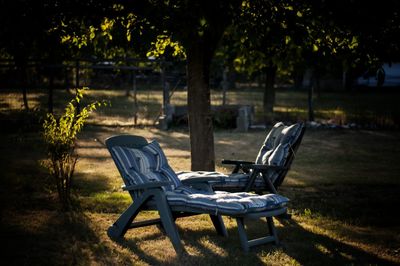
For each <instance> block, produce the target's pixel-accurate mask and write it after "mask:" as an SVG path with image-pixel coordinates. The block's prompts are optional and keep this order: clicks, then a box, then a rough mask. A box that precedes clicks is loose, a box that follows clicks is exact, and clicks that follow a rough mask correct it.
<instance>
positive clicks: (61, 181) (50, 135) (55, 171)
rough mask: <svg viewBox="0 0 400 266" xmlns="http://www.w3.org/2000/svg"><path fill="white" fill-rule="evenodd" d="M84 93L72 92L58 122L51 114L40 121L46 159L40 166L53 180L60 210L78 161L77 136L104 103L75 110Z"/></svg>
mask: <svg viewBox="0 0 400 266" xmlns="http://www.w3.org/2000/svg"><path fill="white" fill-rule="evenodd" d="M85 90H87V88H83V89H78V90H76V95H75V98H74V99H72V100H71V101H70V102H69V103H68V104H67V106H66V108H65V112H64V114H62V115H61V116H60V117H59V118H58V119H57V118H56V117H55V116H54V115H53V114H52V113H48V114H47V116H46V118H45V119H44V122H43V129H44V132H43V138H44V141H45V143H46V145H47V156H48V157H47V159H46V160H45V162H44V166H45V167H46V168H47V169H48V170H49V173H50V175H51V176H52V177H54V181H55V183H56V186H57V192H58V196H59V200H60V202H61V205H62V207H63V209H69V207H70V203H71V181H72V176H73V174H74V170H75V165H76V161H77V159H78V155H77V154H76V153H75V147H76V145H75V143H76V140H77V134H78V133H79V132H80V131H81V130H82V127H83V126H84V124H85V122H86V119H87V118H88V117H89V115H90V113H92V112H93V111H95V110H96V108H97V107H99V106H102V105H105V102H97V101H96V102H93V103H90V104H88V105H86V106H84V107H82V108H80V110H79V109H78V105H79V104H80V102H81V100H82V98H83V93H84V91H85Z"/></svg>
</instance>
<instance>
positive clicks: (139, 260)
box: [0, 91, 400, 265]
mask: <svg viewBox="0 0 400 266" xmlns="http://www.w3.org/2000/svg"><path fill="white" fill-rule="evenodd" d="M95 93H98V94H101V95H106V96H107V97H109V98H110V99H111V100H112V101H114V103H113V107H111V108H110V110H107V111H104V110H101V111H100V112H99V114H98V115H97V116H95V117H94V119H93V124H102V123H104V121H109V122H107V123H109V124H108V125H101V126H99V125H97V126H96V125H89V126H87V127H86V128H85V129H84V132H83V133H82V134H81V135H80V140H79V142H78V145H79V148H78V153H79V155H80V160H79V162H78V164H77V168H76V171H75V179H74V184H73V187H74V191H73V193H74V198H75V200H74V202H75V211H73V212H68V213H62V212H60V211H59V209H58V204H57V198H56V194H55V190H54V187H52V186H51V185H49V184H51V180H49V178H48V177H47V174H46V172H45V170H44V169H43V168H42V167H41V165H40V161H41V160H43V158H44V155H45V154H44V148H43V143H42V141H41V139H40V135H39V134H38V130H39V128H37V127H36V126H34V125H29V124H19V125H18V127H12V126H13V124H12V123H11V124H10V123H9V122H3V125H6V126H7V127H3V125H2V131H1V137H2V139H3V141H2V142H1V144H0V150H1V153H0V167H1V169H2V170H1V180H0V182H1V185H0V202H1V209H0V210H1V221H0V223H1V228H0V230H1V231H0V232H1V233H0V237H1V241H2V242H3V245H2V246H3V247H2V261H3V262H4V264H5V265H9V264H15V265H31V264H35V265H36V264H38V265H43V264H45V265H55V264H56V265H57V264H62V265H65V264H67V265H70V264H74V265H75V264H78V265H98V264H99V265H113V264H118V265H120V264H124V265H132V264H133V265H160V264H162V265H226V264H230V265H260V264H267V265H287V264H293V265H323V264H325V265H343V264H363V265H364V264H374V265H375V264H376V265H396V264H400V218H398V216H397V213H396V210H397V209H398V206H399V204H400V197H399V195H400V194H399V191H400V180H399V173H400V164H399V163H398V162H399V161H400V134H399V132H398V131H385V130H344V129H341V130H312V129H308V130H307V132H306V135H305V137H304V140H303V143H302V145H301V146H300V149H299V151H298V153H297V156H296V159H295V161H294V164H293V166H292V169H291V170H290V172H289V173H288V176H287V178H286V179H285V181H284V183H283V185H282V186H281V188H280V193H281V194H283V195H285V196H288V197H289V198H290V199H291V202H290V204H289V208H290V211H291V213H292V214H293V216H292V219H291V220H284V221H277V228H278V234H279V236H280V240H281V242H282V243H281V246H278V247H276V246H273V245H270V244H269V245H268V244H267V245H263V246H261V247H257V248H254V249H251V251H250V252H249V253H248V254H244V253H243V252H242V250H241V247H240V243H239V238H238V234H237V231H236V226H235V221H234V220H232V219H230V218H225V219H224V221H225V223H226V226H227V228H228V232H229V234H230V236H229V237H228V238H223V237H220V236H218V235H217V234H216V233H215V232H214V230H213V226H212V223H211V221H210V220H209V218H208V217H207V216H206V215H201V216H194V217H188V218H182V219H178V221H177V224H178V228H179V233H180V236H181V239H182V241H183V244H184V246H185V248H186V250H187V251H188V254H189V255H188V256H185V257H183V258H178V257H177V255H176V254H175V252H174V249H173V247H172V244H171V243H170V241H169V240H168V238H167V237H165V235H164V234H162V233H161V232H160V231H159V229H158V228H157V227H155V226H150V227H145V228H140V229H136V230H131V231H129V232H128V233H127V234H126V236H125V239H124V240H123V241H121V242H120V243H116V242H113V241H111V240H110V239H109V238H108V237H107V235H106V230H107V228H108V226H109V225H110V224H112V222H113V221H115V219H116V218H117V217H118V215H119V214H120V213H121V212H122V211H123V210H124V208H126V207H127V206H128V205H129V203H130V197H129V196H128V193H126V192H122V190H121V189H120V185H121V183H122V179H121V178H120V177H119V174H118V172H117V170H116V168H115V166H114V165H113V162H112V160H111V158H110V156H109V154H108V152H107V150H106V149H105V147H104V145H103V142H104V139H105V138H107V137H109V136H111V135H114V134H120V133H129V134H138V135H142V136H145V137H146V138H148V139H157V140H158V141H159V142H160V144H161V146H162V147H163V149H164V151H165V153H166V155H167V157H168V159H169V163H170V165H171V166H172V167H173V168H174V169H175V170H176V171H178V170H185V169H189V168H190V151H189V136H188V132H187V130H186V129H180V128H175V129H172V130H170V131H159V130H157V129H155V128H152V127H140V128H139V127H137V128H134V127H131V126H126V125H125V126H124V124H121V125H120V124H119V123H123V122H124V121H125V122H126V121H127V119H126V118H127V117H130V116H131V115H130V113H129V112H130V111H129V110H130V109H129V108H130V107H129V106H130V105H129V104H131V102H130V101H127V100H125V99H123V98H122V96H121V99H120V100H117V99H116V98H115V97H119V94H118V95H115V96H113V95H110V94H106V93H105V92H101V91H99V92H95ZM91 96H92V97H94V96H93V95H91ZM281 96H282V98H281V99H284V97H283V96H285V95H284V94H281ZM31 97H32V103H33V101H37V103H39V102H40V101H41V99H42V98H44V96H43V95H40V94H32V95H31ZM146 97H147V96H146ZM154 97H155V96H154ZM238 97H239V96H238ZM239 98H240V97H239ZM35 99H36V100H35ZM278 99H279V98H278ZM0 100H1V107H2V108H3V109H2V110H1V111H2V112H1V114H2V116H3V117H11V116H12V115H14V114H13V113H12V112H11V111H12V110H13V108H11V107H12V106H14V105H16V103H15V102H14V101H13V100H12V99H10V93H6V94H1V98H0ZM388 101H391V100H388ZM59 102H60V103H61V101H59ZM285 102H286V101H283V100H282V103H285ZM287 102H288V103H290V101H289V100H288V101H287ZM124 104H126V106H127V107H126V108H125V109H126V111H125V112H123V109H124ZM329 104H330V105H332V106H333V105H334V103H329ZM329 104H328V103H327V105H329ZM18 108H19V107H18V106H16V107H15V108H14V109H15V110H16V109H18ZM113 108H116V109H117V110H115V109H113ZM291 108H292V107H291ZM293 108H294V107H293ZM348 108H350V107H348ZM343 109H345V108H344V107H343ZM371 109H373V108H372V107H371ZM7 110H11V111H9V112H7ZM15 112H16V111H15ZM347 117H348V116H347ZM107 119H108V120H107ZM3 121H5V120H3ZM100 122H101V123H100ZM107 123H106V124H107ZM127 124H128V123H127ZM264 138H265V131H261V130H259V131H250V132H248V133H237V132H234V131H229V130H217V131H216V132H215V150H216V159H217V160H216V161H217V162H219V161H220V160H221V159H222V158H237V159H243V160H254V158H255V156H256V154H257V152H258V148H259V146H260V144H261V143H262V141H263V139H264ZM217 170H219V171H222V172H227V171H229V169H227V168H225V167H223V166H222V165H221V164H219V163H218V164H217ZM156 216H157V215H156V214H155V213H154V212H147V213H143V214H141V217H156ZM248 225H249V231H250V234H251V235H253V236H256V235H257V234H258V233H260V232H261V231H262V230H264V229H266V223H265V222H262V221H260V222H249V224H248ZM261 233H262V232H261Z"/></svg>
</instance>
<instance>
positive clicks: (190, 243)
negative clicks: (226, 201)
mask: <svg viewBox="0 0 400 266" xmlns="http://www.w3.org/2000/svg"><path fill="white" fill-rule="evenodd" d="M265 226H266V225H265ZM178 231H179V234H180V237H181V242H182V244H183V246H184V248H185V250H186V251H189V250H190V251H192V252H190V253H194V254H189V253H188V252H184V253H181V254H177V255H176V256H175V257H174V259H173V260H171V261H162V260H160V259H159V258H157V257H156V256H155V255H152V254H151V252H147V251H146V250H144V248H142V247H141V245H142V244H143V243H145V242H146V241H157V240H162V239H164V238H165V234H164V233H162V232H161V231H159V232H156V233H153V234H150V235H147V236H146V237H140V239H134V238H130V237H126V238H122V239H120V240H118V241H117V243H119V244H120V245H121V246H123V247H124V248H127V249H128V250H129V251H130V252H132V253H134V254H135V255H137V256H138V257H140V258H141V260H143V261H144V262H146V263H148V264H150V265H161V264H162V265H210V264H212V265H227V263H229V264H230V265H261V264H263V262H262V261H261V259H260V257H259V256H258V254H257V253H255V252H250V253H247V254H246V253H243V251H242V249H241V246H240V241H239V238H238V237H237V236H235V237H228V238H225V237H222V236H218V235H217V232H216V231H215V230H213V228H212V224H211V222H210V229H203V230H192V229H188V228H187V227H185V228H181V227H180V226H179V225H178ZM229 233H230V234H232V235H234V234H237V231H236V230H235V229H232V230H229ZM167 241H169V239H168V238H167ZM205 242H206V243H205ZM170 245H172V244H170ZM214 247H217V248H216V249H214ZM224 247H227V248H224ZM270 249H271V250H273V249H275V248H274V247H271V248H270ZM193 250H194V252H193ZM221 250H222V251H221ZM238 254H240V255H239V256H238Z"/></svg>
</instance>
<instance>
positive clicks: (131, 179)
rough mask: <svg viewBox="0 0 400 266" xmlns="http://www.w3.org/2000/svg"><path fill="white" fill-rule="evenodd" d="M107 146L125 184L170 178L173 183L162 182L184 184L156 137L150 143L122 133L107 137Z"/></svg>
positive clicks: (168, 188) (167, 179) (175, 184)
mask: <svg viewBox="0 0 400 266" xmlns="http://www.w3.org/2000/svg"><path fill="white" fill-rule="evenodd" d="M106 146H107V149H108V150H109V152H110V154H111V157H112V158H113V160H114V162H115V164H116V166H117V168H118V171H119V173H120V175H121V177H122V179H123V180H124V183H125V185H138V184H143V183H148V182H153V181H171V182H172V185H171V186H163V189H164V190H170V189H173V188H175V187H178V186H180V185H181V182H180V180H179V178H178V177H177V176H176V174H175V172H174V171H173V170H172V168H171V167H170V166H169V165H168V160H167V158H166V156H165V154H164V152H163V151H162V149H161V147H160V145H159V144H158V143H157V141H152V142H150V143H149V142H147V140H146V139H145V138H143V137H140V136H132V135H120V136H113V137H110V138H108V139H107V140H106ZM133 196H137V195H133Z"/></svg>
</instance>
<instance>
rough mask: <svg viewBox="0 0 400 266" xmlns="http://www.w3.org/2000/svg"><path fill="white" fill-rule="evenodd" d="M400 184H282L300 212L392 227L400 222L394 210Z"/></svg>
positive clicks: (364, 224) (365, 224) (354, 222)
mask: <svg viewBox="0 0 400 266" xmlns="http://www.w3.org/2000/svg"><path fill="white" fill-rule="evenodd" d="M399 191H400V186H399V185H394V184H392V185H361V184H358V185H320V186H307V187H282V189H281V190H280V193H282V194H283V195H286V196H288V197H289V198H290V199H292V201H291V203H290V204H291V208H292V209H294V210H295V211H296V212H298V213H303V212H304V211H305V210H308V212H309V213H310V215H311V216H313V215H314V216H316V217H318V216H323V217H328V218H330V219H333V220H340V221H343V222H346V223H350V224H355V225H361V226H377V227H382V228H386V227H390V226H397V225H399V224H400V217H398V216H395V215H393V210H395V209H396V208H397V206H399V205H400V198H399V197H398V192H399Z"/></svg>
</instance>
